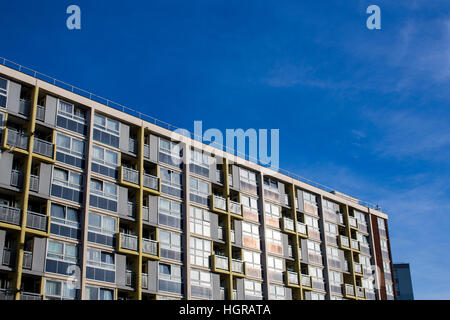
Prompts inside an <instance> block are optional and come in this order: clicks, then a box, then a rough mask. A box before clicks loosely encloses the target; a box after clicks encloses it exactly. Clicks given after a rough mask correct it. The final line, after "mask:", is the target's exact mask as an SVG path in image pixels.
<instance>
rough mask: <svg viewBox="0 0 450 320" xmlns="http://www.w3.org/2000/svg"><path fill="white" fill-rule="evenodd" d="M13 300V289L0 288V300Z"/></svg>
mask: <svg viewBox="0 0 450 320" xmlns="http://www.w3.org/2000/svg"><path fill="white" fill-rule="evenodd" d="M2 300H14V291H12V290H10V289H0V301H2Z"/></svg>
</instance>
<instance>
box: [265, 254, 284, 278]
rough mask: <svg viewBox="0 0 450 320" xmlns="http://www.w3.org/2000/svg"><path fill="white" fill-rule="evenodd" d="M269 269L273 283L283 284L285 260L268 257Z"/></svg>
mask: <svg viewBox="0 0 450 320" xmlns="http://www.w3.org/2000/svg"><path fill="white" fill-rule="evenodd" d="M267 268H268V271H269V279H270V280H272V281H278V282H283V272H284V267H283V259H281V258H277V257H273V256H268V257H267Z"/></svg>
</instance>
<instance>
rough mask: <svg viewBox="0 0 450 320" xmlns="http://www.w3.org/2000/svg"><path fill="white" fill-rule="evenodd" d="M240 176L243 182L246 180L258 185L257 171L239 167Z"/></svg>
mask: <svg viewBox="0 0 450 320" xmlns="http://www.w3.org/2000/svg"><path fill="white" fill-rule="evenodd" d="M239 177H240V178H241V179H240V180H241V181H243V182H246V183H248V184H251V185H254V186H256V185H257V183H256V173H254V172H252V171H249V170H246V169H243V168H239Z"/></svg>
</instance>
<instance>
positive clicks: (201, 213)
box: [189, 206, 211, 237]
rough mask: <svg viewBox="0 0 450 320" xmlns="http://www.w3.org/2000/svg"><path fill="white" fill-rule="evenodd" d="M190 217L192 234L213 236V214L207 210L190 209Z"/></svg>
mask: <svg viewBox="0 0 450 320" xmlns="http://www.w3.org/2000/svg"><path fill="white" fill-rule="evenodd" d="M189 215H190V229H191V230H190V231H191V232H192V233H195V234H198V235H201V236H205V237H210V236H211V222H210V221H211V220H210V219H211V218H210V215H211V213H210V212H208V211H207V210H204V209H200V208H196V207H192V206H191V207H190V208H189Z"/></svg>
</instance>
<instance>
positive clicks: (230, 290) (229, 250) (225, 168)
mask: <svg viewBox="0 0 450 320" xmlns="http://www.w3.org/2000/svg"><path fill="white" fill-rule="evenodd" d="M222 161H223V165H222V169H223V170H222V171H223V181H224V182H223V185H224V191H223V192H224V194H223V196H224V197H225V199H226V200H227V220H226V221H227V222H226V228H227V230H226V241H227V256H228V271H229V272H228V274H227V276H228V278H227V280H228V300H233V273H232V270H233V247H232V243H231V215H230V184H229V176H228V160H227V159H225V158H222Z"/></svg>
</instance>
